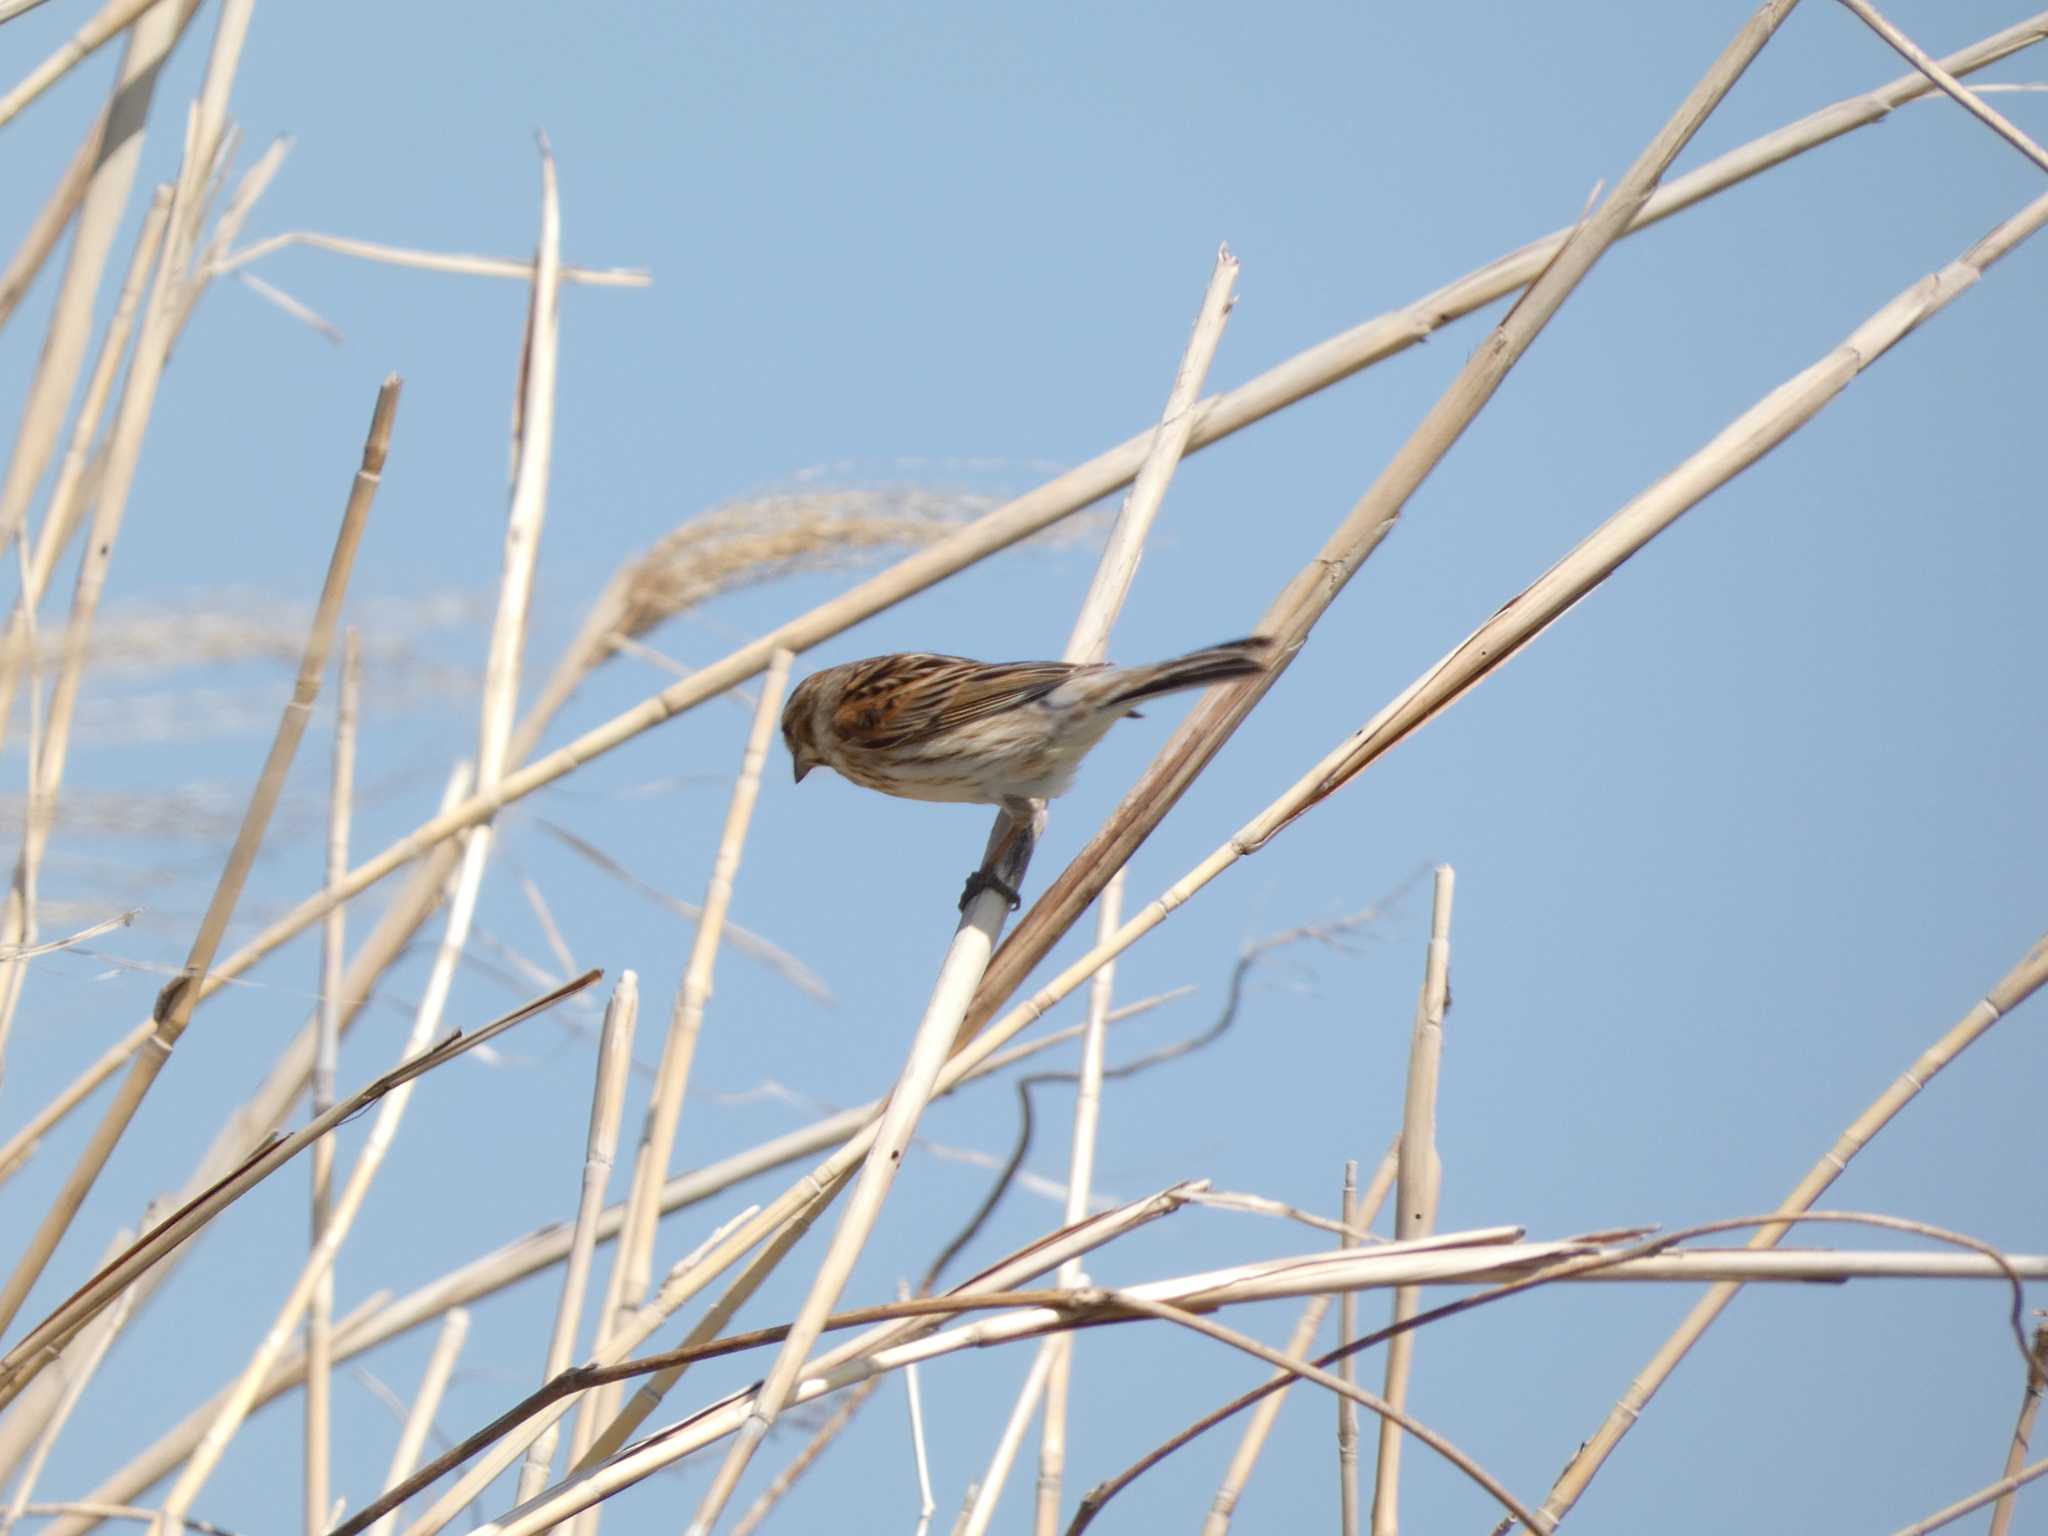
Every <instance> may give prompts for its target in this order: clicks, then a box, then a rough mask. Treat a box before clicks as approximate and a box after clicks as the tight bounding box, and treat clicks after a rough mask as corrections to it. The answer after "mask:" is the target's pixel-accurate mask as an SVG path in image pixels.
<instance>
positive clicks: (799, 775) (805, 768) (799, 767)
mask: <svg viewBox="0 0 2048 1536" xmlns="http://www.w3.org/2000/svg"><path fill="white" fill-rule="evenodd" d="M790 761H791V763H792V764H793V765H794V766H795V768H796V782H797V783H799V784H801V783H803V781H804V775H805V774H807V773H809V772H810V771H811V769H812V768H814V767H816V766H817V765H816V764H814V763H808V762H806V761H804V759H802V758H800V757H796V758H792V759H790Z"/></svg>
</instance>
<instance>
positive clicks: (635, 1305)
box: [519, 651, 795, 1536]
mask: <svg viewBox="0 0 2048 1536" xmlns="http://www.w3.org/2000/svg"><path fill="white" fill-rule="evenodd" d="M794 660H795V658H794V657H793V656H791V655H790V653H789V652H787V651H778V652H777V653H776V654H775V657H774V659H773V660H772V661H770V663H769V667H768V678H767V681H766V682H765V683H764V684H763V685H762V689H761V698H760V702H759V704H758V705H757V707H756V708H755V710H754V721H753V725H752V727H751V728H750V729H749V731H748V733H747V741H746V746H745V748H744V749H743V751H742V753H741V756H740V771H739V777H738V779H737V781H736V782H735V783H734V785H733V792H732V800H731V803H730V804H729V805H728V806H727V809H726V816H725V828H724V830H723V832H722V833H721V834H720V836H719V842H718V852H717V854H716V856H715V857H714V858H713V860H712V865H711V876H710V879H709V880H708V881H707V882H706V886H705V892H704V906H703V915H702V916H701V917H700V918H699V919H698V922H697V932H696V936H695V938H694V939H693V940H692V941H691V945H690V958H689V962H688V964H687V965H686V966H685V968H684V971H683V980H682V985H681V986H680V987H679V988H677V990H676V999H675V1006H674V1009H673V1011H672V1012H671V1015H670V1018H669V1028H668V1034H667V1036H666V1037H665V1039H664V1040H663V1042H662V1050H661V1063H660V1065H659V1066H658V1067H657V1068H656V1069H655V1082H654V1093H653V1095H652V1097H651V1099H650V1101H649V1103H648V1106H647V1118H646V1122H645V1125H644V1128H643V1129H642V1131H641V1134H640V1149H639V1153H638V1156H637V1157H636V1158H635V1160H634V1163H633V1183H632V1188H631V1191H630V1193H629V1194H628V1196H627V1200H626V1217H625V1222H624V1225H623V1226H622V1227H621V1228H620V1233H621V1235H620V1238H619V1244H618V1247H617V1249H616V1250H615V1252H614V1256H613V1259H612V1269H611V1276H610V1281H609V1284H608V1288H607V1290H606V1293H605V1298H604V1306H603V1308H602V1310H601V1311H600V1313H599V1318H600V1323H599V1343H600V1344H602V1343H603V1342H604V1340H605V1338H606V1336H607V1335H609V1334H610V1333H612V1332H613V1331H615V1330H617V1329H619V1328H622V1327H625V1326H628V1325H629V1324H630V1321H631V1319H632V1317H633V1314H634V1313H635V1312H636V1311H637V1310H638V1309H639V1307H640V1306H641V1304H642V1303H643V1301H644V1299H645V1298H646V1295H647V1289H648V1285H649V1282H650V1280H651V1279H652V1272H653V1267H654V1239H655V1232H656V1226H657V1223H658V1222H659V1220H660V1217H661V1200H660V1195H661V1190H662V1186H663V1183H664V1181H665V1180H666V1179H667V1177H668V1165H669V1162H670V1159H671V1158H672V1157H673V1156H674V1154H675V1140H676V1128H677V1126H678V1124H679V1123H680V1122H681V1119H682V1113H683V1099H684V1097H685V1095H686V1094H687V1093H688V1091H689V1082H690V1068H691V1065H692V1063H693V1062H694V1061H695V1060H696V1054H697V1040H698V1037H699V1035H700V1034H701V1033H702V1031H703V1027H704V1009H705V1006H706V1004H708V1003H709V1002H710V1000H711V980H712V975H713V972H714V970H715V968H716V965H717V961H718V948H719V945H720V943H721V942H722V941H723V939H724V936H725V919H726V913H727V911H728V910H729V908H730V907H731V905H732V888H733V879H734V877H735V876H736V875H737V874H738V872H739V865H740V856H741V851H742V850H743V849H744V847H745V846H746V840H747V831H748V829H749V827H751V826H752V824H753V817H754V804H755V801H756V800H757V799H758V797H759V794H760V789H761V773H762V769H763V768H764V767H765V766H766V764H767V760H768V748H769V744H770V742H771V741H772V740H773V739H774V736H775V726H776V721H777V719H778V717H779V715H780V712H781V708H782V695H783V692H784V690H785V689H786V688H787V687H788V685H789V669H790V666H791V664H792V663H793V662H794ZM563 1364H567V1362H566V1361H564V1362H563ZM558 1369H559V1367H558ZM618 1399H619V1393H618V1391H617V1389H616V1388H607V1389H604V1390H602V1391H598V1392H593V1393H592V1394H591V1395H590V1396H589V1397H588V1398H587V1399H586V1400H585V1401H584V1404H583V1411H582V1413H581V1414H580V1415H579V1416H578V1419H577V1424H576V1433H575V1437H574V1439H573V1441H572V1442H571V1452H570V1461H571V1463H572V1464H574V1463H576V1462H580V1461H581V1460H582V1459H583V1458H584V1456H585V1455H586V1454H588V1452H589V1450H590V1445H591V1441H592V1440H593V1439H594V1438H595V1436H596V1434H597V1431H598V1427H599V1426H600V1425H601V1424H603V1423H605V1422H606V1421H608V1420H609V1419H611V1418H612V1417H613V1415H614V1414H615V1413H616V1412H617V1411H618ZM549 1434H550V1436H551V1435H552V1430H550V1432H549ZM550 1447H551V1448H552V1441H551V1440H550ZM528 1466H529V1468H530V1467H531V1466H532V1462H531V1461H529V1462H528ZM541 1470H542V1471H543V1472H544V1471H545V1470H546V1469H545V1467H543V1468H542V1469H541ZM542 1481H545V1479H544V1478H543V1479H542ZM539 1491H540V1483H539V1482H533V1483H531V1485H529V1480H528V1479H527V1478H525V1477H523V1476H522V1478H521V1480H520V1495H519V1496H520V1498H521V1500H522V1501H524V1500H525V1499H529V1498H531V1497H533V1495H534V1494H536V1493H538V1492H539ZM578 1536H589V1533H588V1532H580V1533H578Z"/></svg>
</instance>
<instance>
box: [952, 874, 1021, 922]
mask: <svg viewBox="0 0 2048 1536" xmlns="http://www.w3.org/2000/svg"><path fill="white" fill-rule="evenodd" d="M983 891H994V892H995V893H996V894H997V895H998V896H1000V897H1002V898H1003V900H1005V901H1007V902H1008V903H1009V904H1010V910H1011V911H1012V912H1014V911H1016V910H1017V909H1018V908H1019V907H1021V906H1023V905H1024V898H1023V897H1021V896H1019V895H1018V894H1017V888H1016V887H1015V886H1013V885H1011V884H1010V883H1009V882H1008V881H1007V880H1004V879H1003V878H1002V877H1001V876H999V875H997V874H995V873H993V872H992V871H990V870H989V869H987V868H985V867H984V868H982V869H977V870H976V871H975V872H974V873H973V874H971V875H969V876H968V877H967V888H966V889H965V890H963V891H962V892H961V893H960V910H961V911H962V912H965V911H966V910H967V909H968V908H969V907H971V906H973V905H974V898H975V897H977V896H979V895H980V894H981V893H982V892H983Z"/></svg>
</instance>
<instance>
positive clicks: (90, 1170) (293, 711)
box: [0, 0, 398, 1327]
mask: <svg viewBox="0 0 2048 1536" xmlns="http://www.w3.org/2000/svg"><path fill="white" fill-rule="evenodd" d="M227 3H228V4H229V5H230V6H231V7H232V6H234V5H236V4H238V3H243V4H245V3H246V0H227ZM227 26H228V22H227V20H226V18H225V15H224V18H223V21H222V27H223V29H224V30H225V29H226V28H227ZM209 83H210V81H209ZM172 224H173V230H174V231H175V228H176V219H175V215H174V217H173V221H172ZM162 293H163V283H162V277H161V275H160V277H159V286H158V290H157V295H158V296H160V295H161V294H162ZM154 297H155V296H153V304H152V307H154ZM159 366H161V365H160V363H159ZM397 410H398V380H397V378H396V377H395V376H394V377H392V378H389V379H387V380H385V382H384V386H383V388H382V389H380V390H379V391H378V395H377V406H376V410H375V411H374V413H373V414H372V416H371V420H370V432H369V437H368V439H367V440H366V442H365V443H364V445H363V462H362V467H361V468H360V469H358V470H357V472H356V476H355V480H354V484H353V485H352V487H351V489H350V492H349V499H348V505H347V507H346V508H345V509H344V510H343V513H342V520H341V531H340V533H339V535H338V536H337V537H336V540H335V545H334V552H333V555H332V556H331V557H330V559H329V562H328V567H327V579H326V582H325V584H324V585H323V587H322V588H321V592H320V606H319V609H318V611H317V612H316V614H315V616H314V619H313V625H312V628H311V630H310V632H309V633H308V634H307V637H306V648H305V654H304V656H303V657H302V659H301V661H300V664H299V676H298V682H297V685H296V686H295V688H294V689H293V693H292V698H291V701H290V702H289V703H288V704H287V705H286V706H285V710H284V716H283V718H282V719H281V720H280V721H279V722H278V728H277V735H276V737H275V738H274V740H273V741H272V743H271V749H270V757H269V759H268V761H266V762H265V764H264V767H263V775H262V777H261V778H260V779H259V780H258V781H257V784H256V788H255V791H254V792H253V793H252V794H251V795H250V798H249V807H248V811H247V812H246V814H245V815H244V817H243V821H242V826H241V829H240V831H238V832H237V833H236V836H235V843H234V847H233V848H232V849H231V850H230V851H229V854H228V862H227V867H226V868H225V869H224V870H222V872H221V877H220V882H219V884H218V885H217V886H216V888H215V890H214V895H213V900H212V902H211V903H210V904H209V905H208V907H207V911H206V916H205V917H204V918H203V919H202V920H201V922H200V925H199V932H198V934H197V935H196V936H195V937H194V938H193V941H192V948H191V950H190V951H189V953H188V954H187V955H186V960H185V970H184V974H183V975H182V976H181V977H180V978H179V979H178V980H177V981H174V982H172V983H171V984H170V985H169V986H167V987H165V988H164V990H163V994H162V995H161V996H160V997H159V998H158V999H157V1006H156V1009H155V1018H156V1028H155V1031H154V1032H153V1033H152V1034H151V1036H150V1038H149V1039H148V1040H147V1041H146V1042H145V1043H144V1044H143V1045H142V1046H141V1047H139V1048H138V1050H137V1052H136V1054H135V1056H134V1058H133V1059H132V1061H131V1063H130V1066H129V1069H128V1076H127V1077H126V1078H124V1079H123V1080H122V1084H121V1087H120V1090H119V1091H118V1092H117V1093H116V1095H115V1099H114V1102H113V1104H111V1105H110V1106H109V1107H108V1109H107V1112H106V1115H105V1116H104V1117H103V1119H102V1120H101V1122H100V1125H99V1126H98V1128H97V1129H96V1130H95V1131H94V1133H93V1136H92V1139H91V1141H90V1142H89V1143H88V1145H87V1146H86V1148H85V1150H84V1151H83V1152H82V1153H81V1154H80V1156H79V1160H78V1163H77V1165H76V1166H75V1167H74V1168H73V1170H72V1172H71V1174H70V1176H69V1177H68V1178H67V1179H66V1180H65V1183H64V1186H63V1188H62V1190H61V1191H60V1192H59V1194H58V1197H57V1200H56V1203H55V1204H54V1205H53V1206H52V1207H51V1209H50V1211H49V1213H48V1214H47V1215H46V1216H45V1218H44V1220H43V1222H42V1225H41V1226H40V1227H38V1228H37V1231H36V1234H35V1237H34V1238H33V1239H32V1240H31V1241H30V1243H29V1246H28V1249H27V1251H26V1252H25V1253H24V1254H23V1255H22V1257H21V1259H20V1260H19V1262H18V1263H17V1265H16V1267H15V1270H14V1272H13V1273H12V1274H11V1275H10V1276H9V1277H8V1281H7V1285H6V1288H5V1290H4V1292H0V1327H4V1326H5V1325H6V1324H7V1323H8V1322H11V1321H12V1320H13V1318H14V1315H15V1314H16V1313H17V1312H18V1311H20V1310H21V1304H22V1302H23V1301H24V1300H25V1299H26V1298H27V1296H28V1292H29V1289H30V1287H31V1286H33V1285H34V1284H35V1282H36V1279H37V1277H38V1276H40V1275H41V1274H42V1272H43V1268H44V1266H45V1265H46V1264H48V1262H49V1259H50V1255H51V1254H52V1253H54V1252H55V1251H56V1247H57V1243H58V1241H59V1240H60V1239H61V1238H62V1237H63V1235H64V1233H65V1232H66V1231H67V1230H69V1228H70V1225H71V1222H72V1219H73V1218H74V1217H75V1216H76V1215H77V1213H78V1209H79V1207H80V1205H82V1204H83V1203H84V1200H85V1196H86V1193H87V1191H89V1190H90V1189H91V1188H92V1185H93V1182H94V1180H95V1179H97V1178H98V1176H99V1171H100V1169H101V1168H103V1167H104V1166H106V1161H107V1158H108V1157H109V1156H110V1155H111V1154H112V1152H113V1149H114V1144H115V1143H116V1142H117V1141H119V1140H120V1138H121V1135H122V1133H123V1132H124V1131H126V1130H127V1128H128V1125H129V1122H130V1121H131V1120H132V1119H133V1118H134V1115H135V1111H136V1110H137V1108H139V1107H140V1105H141V1103H142V1099H143V1096H144V1095H145V1094H147V1093H148V1091H149V1089H150V1087H151V1085H152V1084H153V1083H154V1082H155V1081H156V1077H157V1074H158V1073H159V1072H161V1071H162V1070H163V1065H164V1063H165V1062H166V1061H168V1060H169V1059H170V1054H171V1051H172V1050H173V1048H175V1047H176V1045H177V1043H178V1038H179V1036H181V1035H182V1034H183V1033H184V1032H185V1026H186V1024H187V1023H188V1022H189V1021H190V1019H191V1017H192V1007H193V1003H194V1001H195V989H194V987H193V986H192V984H191V983H192V981H193V979H194V978H197V977H199V976H202V975H204V974H205V972H206V969H207V967H208V966H209V965H211V964H212V963H213V956H214V953H215V951H216V950H217V949H218V948H219V945H220V939H221V935H222V934H223V933H224V932H225V931H226V929H227V923H228V919H229V917H230V916H232V915H233V913H234V909H235V905H236V903H237V902H238V901H239V900H240V899H241V894H242V885H243V882H244V881H245V880H246V879H247V878H248V873H249V868H250V866H251V865H252V864H253V863H254V862H255V858H256V850H257V848H258V847H259V846H260V845H261V844H262V841H263V835H264V833H265V832H266V831H267V830H268V828H269V825H270V814H271V812H272V811H273V810H274V809H275V808H276V806H277V799H278V796H279V795H280V794H281V793H282V792H283V790H284V778H285V774H286V772H287V771H288V770H289V769H290V767H291V762H292V758H293V756H294V755H295V754H296V753H297V751H298V745H299V741H300V738H301V737H303V736H304V734H305V730H306V722H307V721H308V720H309V719H310V718H311V717H312V708H313V700H314V699H315V698H316V697H318V695H319V692H320V675H321V673H322V672H323V671H324V670H325V668H326V665H327V654H328V651H329V650H330V649H331V648H332V646H333V642H334V631H335V626H336V624H337V623H338V621H339V619H340V615H341V600H342V597H343V595H344V594H345V593H346V592H347V590H348V579H349V576H350V574H351V572H352V571H353V569H354V564H355V554H356V548H357V546H358V544H359V543H360V542H361V539H362V532H363V525H364V522H365V521H366V519H367V518H368V516H369V511H370V505H371V503H372V502H373V501H374V500H375V499H376V493H377V485H378V480H379V475H380V473H381V471H382V469H383V465H384V455H385V451H386V449H387V448H388V446H389V444H390V439H391V421H392V418H393V416H394V415H396V413H397ZM129 468H130V471H131V472H132V468H133V465H132V463H131V464H130V466H129ZM101 497H102V503H101V505H102V509H103V510H104V508H105V505H106V501H107V499H108V498H110V497H111V498H113V499H114V500H116V501H117V502H118V501H120V500H125V489H124V491H123V493H122V495H121V496H120V497H114V496H113V492H112V491H111V490H109V489H108V488H107V487H105V486H103V487H102V490H101ZM110 540H111V534H109V541H110ZM101 543H102V541H101V540H100V539H99V538H97V537H95V539H94V547H93V550H91V551H89V552H88V555H89V556H90V555H92V554H95V553H97V552H98V550H99V549H100V548H101ZM95 564H96V562H95V561H94V560H93V559H91V558H88V560H87V562H86V566H85V568H84V569H82V570H81V572H80V577H79V580H80V586H81V592H83V588H84V586H85V583H86V580H87V576H86V572H87V571H89V570H92V569H93V568H94V567H95ZM97 564H98V569H99V576H98V579H99V580H102V581H103V580H104V578H105V571H104V563H103V562H97ZM81 606H84V607H86V608H87V609H88V611H89V608H90V604H84V605H81ZM60 691H61V685H60ZM74 691H75V690H74Z"/></svg>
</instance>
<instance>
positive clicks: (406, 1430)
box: [323, 971, 632, 1536]
mask: <svg viewBox="0 0 2048 1536" xmlns="http://www.w3.org/2000/svg"><path fill="white" fill-rule="evenodd" d="M631 974H632V972H630V971H627V972H625V973H623V974H622V976H621V978H620V979H621V981H623V980H624V977H625V976H630V975H631ZM468 1337H469V1313H467V1312H466V1311H464V1310H463V1309H462V1308H461V1307H455V1308H452V1309H450V1311H449V1313H448V1316H447V1318H446V1319H445V1320H444V1321H443V1322H442V1324H441V1331H440V1333H439V1334H438V1335H436V1336H435V1339H434V1352H433V1353H432V1354H431V1355H429V1356H427V1368H426V1370H425V1371H424V1372H423V1373H422V1374H421V1376H420V1389H419V1391H418V1392H417V1393H415V1394H414V1396H413V1400H412V1410H411V1412H409V1413H407V1414H406V1416H405V1424H404V1426H403V1427H402V1428H401V1429H400V1431H399V1435H398V1444H397V1445H395V1446H393V1447H392V1450H391V1465H390V1466H389V1467H387V1468H386V1469H385V1471H384V1486H385V1487H386V1488H387V1489H389V1488H396V1487H397V1486H398V1485H399V1484H400V1483H402V1482H404V1481H405V1480H406V1479H407V1478H408V1477H411V1476H412V1474H413V1469H414V1468H415V1467H417V1466H418V1465H419V1464H420V1452H421V1451H423V1450H424V1449H426V1444H427V1436H428V1435H429V1434H430V1433H431V1432H432V1431H433V1428H434V1415H435V1414H436V1413H438V1412H439V1411H440V1408H441V1397H442V1394H443V1393H444V1392H446V1391H447V1390H448V1378H449V1377H450V1376H452V1375H454V1374H455V1361H456V1358H457V1357H458V1356H459V1355H460V1354H461V1353H462V1345H463V1341H464V1340H465V1339H467V1338H468ZM404 1509H405V1506H404V1505H403V1504H399V1505H394V1506H393V1507H392V1509H391V1511H390V1513H388V1514H386V1515H385V1516H384V1518H383V1519H381V1520H379V1521H378V1522H377V1523H376V1525H374V1526H373V1527H371V1536H387V1533H388V1532H389V1531H390V1529H391V1527H392V1525H393V1524H394V1523H395V1522H396V1521H397V1519H398V1517H399V1515H400V1514H401V1513H403V1511H404ZM324 1528H325V1527H323V1529H324Z"/></svg>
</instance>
